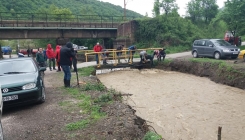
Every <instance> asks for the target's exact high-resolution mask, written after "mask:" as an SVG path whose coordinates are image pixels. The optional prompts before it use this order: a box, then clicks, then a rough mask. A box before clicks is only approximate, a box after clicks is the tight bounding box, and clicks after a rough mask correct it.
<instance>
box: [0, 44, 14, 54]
mask: <svg viewBox="0 0 245 140" xmlns="http://www.w3.org/2000/svg"><path fill="white" fill-rule="evenodd" d="M1 48H2V52H3V55H8V54H10V53H12V48H11V47H10V46H2V47H1Z"/></svg>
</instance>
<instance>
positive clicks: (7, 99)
mask: <svg viewBox="0 0 245 140" xmlns="http://www.w3.org/2000/svg"><path fill="white" fill-rule="evenodd" d="M45 70H46V67H39V66H38V64H37V62H36V61H35V60H34V59H33V58H32V57H22V58H13V59H3V60H0V82H1V86H2V87H1V91H2V98H3V107H4V108H5V107H10V106H16V105H19V104H28V103H34V102H39V103H43V102H45V97H46V94H45V86H44V80H43V78H44V75H43V73H44V71H45Z"/></svg>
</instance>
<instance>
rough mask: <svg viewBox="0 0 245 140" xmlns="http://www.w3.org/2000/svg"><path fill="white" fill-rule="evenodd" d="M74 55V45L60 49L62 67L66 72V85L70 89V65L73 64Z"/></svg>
mask: <svg viewBox="0 0 245 140" xmlns="http://www.w3.org/2000/svg"><path fill="white" fill-rule="evenodd" d="M74 56H75V55H74V50H73V49H72V43H71V42H68V43H66V46H64V47H62V48H61V49H60V66H61V68H62V70H63V72H64V85H65V87H70V81H71V70H70V65H71V64H72V61H71V60H72V59H71V58H73V57H74Z"/></svg>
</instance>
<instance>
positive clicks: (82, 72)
mask: <svg viewBox="0 0 245 140" xmlns="http://www.w3.org/2000/svg"><path fill="white" fill-rule="evenodd" d="M94 71H95V68H94V67H84V68H79V69H78V73H79V75H81V76H89V75H91V74H92V73H93V72H94Z"/></svg>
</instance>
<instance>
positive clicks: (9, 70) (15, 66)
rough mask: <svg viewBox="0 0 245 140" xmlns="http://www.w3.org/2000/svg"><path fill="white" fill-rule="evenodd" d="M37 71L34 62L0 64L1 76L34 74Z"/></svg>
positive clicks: (15, 61) (20, 61)
mask: <svg viewBox="0 0 245 140" xmlns="http://www.w3.org/2000/svg"><path fill="white" fill-rule="evenodd" d="M35 71H36V67H35V66H34V64H33V62H32V60H17V59H16V60H13V61H3V62H0V76H2V75H7V74H22V73H32V72H35Z"/></svg>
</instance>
